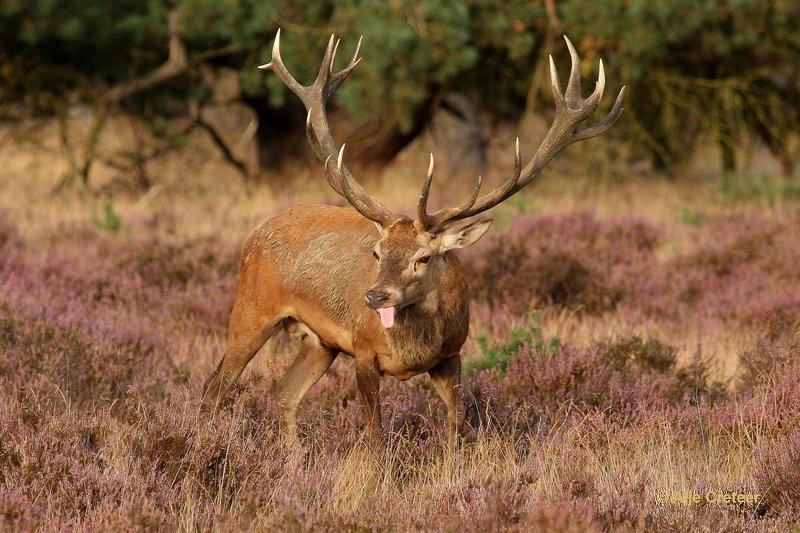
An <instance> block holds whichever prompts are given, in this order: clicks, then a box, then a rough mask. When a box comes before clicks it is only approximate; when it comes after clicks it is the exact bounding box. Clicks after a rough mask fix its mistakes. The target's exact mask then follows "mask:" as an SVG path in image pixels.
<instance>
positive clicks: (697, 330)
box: [0, 203, 800, 531]
mask: <svg viewBox="0 0 800 533" xmlns="http://www.w3.org/2000/svg"><path fill="white" fill-rule="evenodd" d="M87 208H89V211H92V212H93V213H100V214H101V215H102V213H103V211H102V209H103V208H102V206H101V205H98V206H97V207H96V208H91V207H89V205H87ZM182 209H189V208H186V207H183V206H180V204H176V206H175V208H174V210H171V209H170V207H169V205H168V204H163V203H162V204H160V207H159V209H152V210H144V211H141V210H139V211H135V210H129V211H125V210H122V211H121V213H120V214H119V215H118V216H119V227H109V226H108V225H107V224H103V223H102V219H100V221H98V215H95V214H91V215H88V216H86V217H84V218H82V219H81V218H78V219H69V220H66V219H65V220H59V218H58V217H55V219H56V220H57V221H58V222H57V223H53V224H51V223H48V222H42V221H38V222H37V221H34V222H31V220H30V218H27V219H26V218H25V217H27V216H28V215H26V214H25V213H24V212H21V211H15V210H14V209H13V208H9V209H8V210H7V211H6V212H5V213H4V214H3V216H2V218H0V274H2V275H0V280H2V281H0V390H2V395H0V402H2V405H0V425H2V434H3V439H2V440H1V441H0V520H2V522H3V527H4V528H6V529H14V530H31V529H38V528H47V529H49V528H53V529H81V530H107V529H126V530H152V529H186V530H189V529H208V528H224V529H231V530H245V529H254V528H255V529H272V528H282V529H309V528H310V529H326V530H327V529H337V530H338V529H371V530H372V529H374V530H398V529H409V528H411V529H418V530H440V529H445V530H471V531H477V530H486V529H493V528H503V529H517V530H521V529H524V530H558V531H561V530H574V531H585V530H597V531H601V530H608V529H617V528H622V529H634V530H639V529H679V530H688V529H698V528H699V529H707V530H712V529H713V530H717V529H720V528H721V529H725V530H732V531H738V530H752V529H767V530H769V529H772V530H785V529H787V528H789V527H790V526H791V525H792V524H795V523H796V521H797V520H798V519H800V515H798V506H797V502H798V494H797V485H798V480H797V479H796V477H797V476H796V472H797V470H798V465H800V455H798V453H800V451H799V450H800V448H798V442H800V441H798V434H799V433H798V432H800V409H799V408H798V406H799V405H800V385H799V384H800V363H798V361H800V357H799V356H800V345H798V343H797V336H796V333H797V327H798V321H799V320H800V305H798V304H799V303H800V302H799V301H798V297H799V296H800V295H798V293H797V289H796V287H798V286H800V284H799V283H798V282H800V279H799V278H800V273H798V271H797V269H796V265H797V264H798V261H797V259H798V256H800V248H798V244H797V243H798V242H800V239H798V237H800V235H798V232H799V230H798V229H797V228H798V227H800V226H798V219H797V214H796V213H795V212H794V211H792V210H785V211H778V210H772V209H765V208H761V207H758V206H753V205H750V204H736V205H735V206H734V207H727V208H725V209H720V210H719V212H714V213H708V214H707V215H706V216H705V217H704V218H703V220H702V222H701V223H699V224H689V223H677V224H666V223H665V222H664V221H663V220H658V219H654V218H650V217H648V216H646V215H643V214H636V213H628V214H624V215H617V214H613V213H611V214H609V213H608V212H603V211H602V210H600V209H598V208H597V207H595V206H592V205H590V204H588V203H587V204H585V205H583V206H580V207H579V208H577V209H573V210H560V211H554V210H551V211H547V210H543V211H542V212H539V213H533V214H518V215H517V216H515V220H514V221H513V222H512V223H511V224H509V225H507V226H506V227H501V228H496V229H495V230H494V231H493V233H491V234H490V235H489V236H487V237H486V238H485V241H482V242H481V243H479V244H478V245H476V247H475V248H474V249H472V250H469V251H467V252H466V253H463V254H462V259H463V261H464V263H465V265H466V266H467V268H468V270H469V272H470V275H471V278H472V288H473V291H472V298H473V302H472V315H473V318H472V333H471V337H470V339H469V341H468V343H467V344H466V346H465V350H464V354H463V355H464V359H465V371H464V376H465V377H464V382H463V386H462V388H461V390H460V394H461V397H462V399H463V401H464V402H465V404H466V405H467V423H466V426H465V429H464V436H463V440H462V443H461V447H460V448H459V449H458V450H452V449H449V448H448V447H447V445H446V439H445V434H444V433H445V429H444V424H443V417H444V409H443V407H442V406H441V404H440V401H439V400H438V398H437V396H436V395H435V393H434V392H433V390H432V387H431V386H430V384H429V382H428V381H427V378H425V377H419V378H414V379H412V380H410V381H408V382H403V383H401V382H396V381H394V380H392V379H386V380H385V383H384V385H383V387H382V403H383V408H384V430H385V432H386V443H385V447H384V448H383V449H381V450H370V449H368V448H367V447H366V446H365V445H364V443H363V442H361V439H360V436H359V432H358V428H359V427H360V425H361V424H362V418H361V416H362V415H361V413H360V409H359V405H358V399H357V397H356V393H355V383H354V382H355V376H354V372H353V369H352V365H351V362H350V361H349V360H347V358H346V357H344V356H342V357H340V358H339V359H338V360H337V361H336V363H335V364H334V366H333V368H332V369H331V371H330V372H329V374H328V375H326V376H325V377H324V378H323V379H322V381H320V383H319V384H318V385H317V386H316V387H315V388H314V389H312V391H311V392H310V394H309V397H308V399H307V400H306V401H305V402H304V404H303V406H302V407H301V410H300V431H301V440H302V442H303V444H304V449H303V450H302V451H287V450H286V449H285V448H284V445H283V443H282V442H281V439H280V436H279V432H278V422H277V416H276V413H275V411H274V407H273V405H272V400H271V398H270V394H269V391H270V387H271V384H272V383H273V381H274V380H275V379H276V377H277V376H278V375H280V370H281V368H283V367H285V365H286V364H288V362H289V355H288V354H289V353H290V352H291V351H292V350H293V349H295V348H296V347H297V345H298V343H302V342H304V340H303V339H302V338H299V337H298V338H295V337H292V336H290V335H288V334H281V335H279V336H278V337H276V338H275V339H273V340H271V341H270V342H269V343H268V345H267V346H266V347H265V348H264V349H262V351H261V353H260V354H259V355H258V356H257V357H256V360H255V361H253V363H251V367H250V368H249V369H248V370H247V371H246V373H245V375H244V376H243V377H242V379H241V380H240V382H239V383H238V384H237V385H236V387H235V388H234V391H233V393H232V394H231V395H230V398H229V399H228V400H227V402H226V404H225V405H224V407H223V409H222V412H221V413H220V414H219V415H218V416H217V417H215V418H214V419H213V420H212V421H208V420H207V419H204V418H201V417H200V416H199V415H198V412H197V403H198V399H199V392H200V386H201V383H202V381H203V380H204V379H205V377H206V376H207V374H208V372H210V370H211V368H212V365H213V364H214V362H215V361H216V360H217V358H218V357H219V355H220V352H221V350H222V349H223V346H224V332H225V325H226V320H227V313H228V312H229V310H230V307H231V304H232V298H233V293H234V288H235V284H236V267H237V262H238V246H239V242H237V239H236V238H234V236H230V235H228V234H226V233H224V232H219V231H217V230H216V229H215V228H216V227H217V224H219V223H221V221H223V220H230V218H226V217H230V210H228V209H227V208H224V207H220V208H210V209H207V208H206V207H204V209H206V212H205V215H204V216H207V217H210V218H212V219H213V220H215V221H218V222H215V223H214V224H210V225H208V226H204V227H201V228H197V227H194V226H193V225H192V222H191V221H194V220H197V219H194V218H186V217H185V216H183V215H182V214H181V213H183V211H181V210H182ZM264 214H267V213H264ZM252 218H253V217H252V216H251V215H249V214H247V215H242V216H240V217H239V218H235V219H234V222H233V224H234V226H235V227H237V228H239V227H241V231H242V232H244V231H246V227H247V225H248V224H251V223H252V222H253V221H252V220H251V219H252ZM26 220H27V222H26ZM187 221H188V222H187ZM237 231H239V230H237ZM734 334H735V335H734ZM693 491H695V492H698V493H700V494H702V495H704V494H706V493H707V492H708V491H717V492H736V491H738V492H742V493H759V494H762V495H763V498H761V499H760V500H759V502H758V503H749V504H748V503H736V502H733V503H727V504H717V503H708V502H704V503H701V504H699V505H697V506H687V505H683V504H681V503H675V502H668V501H665V498H664V496H663V495H664V494H669V493H676V492H679V493H687V492H688V493H691V492H693Z"/></svg>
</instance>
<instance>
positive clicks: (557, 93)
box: [550, 54, 565, 109]
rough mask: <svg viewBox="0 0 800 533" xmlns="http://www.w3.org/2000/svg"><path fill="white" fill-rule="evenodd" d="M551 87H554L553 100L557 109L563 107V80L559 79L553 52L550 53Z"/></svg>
mask: <svg viewBox="0 0 800 533" xmlns="http://www.w3.org/2000/svg"><path fill="white" fill-rule="evenodd" d="M550 87H551V88H552V89H553V100H554V101H555V104H556V109H561V108H562V107H564V105H565V104H564V93H562V92H561V82H560V81H559V80H558V71H557V70H556V63H555V61H553V56H552V54H551V55H550Z"/></svg>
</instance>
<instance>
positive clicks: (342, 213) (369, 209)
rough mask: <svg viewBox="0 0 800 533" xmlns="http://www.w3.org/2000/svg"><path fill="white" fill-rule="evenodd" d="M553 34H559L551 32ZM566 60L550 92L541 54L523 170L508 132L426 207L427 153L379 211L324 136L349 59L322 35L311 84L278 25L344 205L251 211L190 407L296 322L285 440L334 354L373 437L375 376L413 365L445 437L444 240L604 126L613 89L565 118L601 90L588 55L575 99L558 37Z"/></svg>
mask: <svg viewBox="0 0 800 533" xmlns="http://www.w3.org/2000/svg"><path fill="white" fill-rule="evenodd" d="M565 39H566V37H565ZM566 41H567V47H568V48H569V53H570V56H571V57H572V68H571V70H570V75H569V81H568V82H567V88H566V91H565V92H563V93H562V91H561V87H560V83H559V81H558V74H557V73H556V69H555V65H554V63H553V59H552V57H551V58H550V75H551V78H552V88H553V95H554V98H555V106H556V113H555V118H554V120H553V123H552V125H551V127H550V130H549V131H548V132H547V134H546V135H545V137H544V140H543V141H542V143H541V145H540V146H539V148H538V149H537V151H536V153H535V154H534V155H533V158H532V159H531V160H530V161H529V162H528V163H527V164H526V165H525V166H524V167H523V166H522V162H521V161H520V155H519V139H517V146H516V155H515V161H514V171H513V172H512V174H511V176H510V177H509V178H508V179H507V180H506V181H505V182H504V183H503V184H502V185H501V186H500V187H499V188H497V189H495V190H493V191H491V192H489V193H488V194H484V195H482V196H479V193H480V188H481V180H480V177H479V178H478V180H477V184H476V186H475V189H474V191H473V192H472V195H471V197H470V198H469V199H468V200H467V201H466V202H464V203H463V204H461V205H459V206H456V207H449V208H445V209H441V210H438V211H436V212H434V213H428V209H427V203H428V193H429V192H430V187H431V180H432V178H433V156H431V160H430V165H429V167H428V173H427V177H426V179H425V182H424V184H423V186H422V194H421V195H420V198H419V204H418V206H417V218H416V219H412V218H409V217H406V216H402V215H394V214H392V213H390V212H389V210H388V209H386V207H384V206H383V204H381V203H380V202H379V201H378V200H377V199H375V198H374V197H372V196H370V195H369V194H368V193H367V192H366V191H365V190H364V189H363V188H362V187H361V185H359V184H358V182H357V181H356V180H355V179H354V178H353V176H352V174H351V173H350V172H349V170H348V169H347V167H346V166H345V165H344V164H343V162H342V158H343V154H344V145H342V146H341V147H338V146H337V144H336V142H335V141H334V140H333V137H332V136H331V132H330V129H329V127H328V120H327V117H326V112H325V104H326V102H327V101H328V99H330V97H331V96H332V95H333V94H334V93H335V92H336V91H337V89H339V87H340V86H341V85H342V83H343V82H344V81H345V80H346V79H347V77H348V76H349V75H350V74H351V73H352V72H353V69H355V67H356V65H358V63H359V61H360V60H361V58H360V57H359V55H358V54H359V48H360V44H361V41H360V40H359V47H357V48H356V51H355V54H354V55H353V58H352V60H351V61H350V63H349V64H348V65H347V66H346V67H345V68H344V69H343V70H340V71H334V69H333V64H334V57H335V55H336V50H337V48H338V46H339V41H338V40H334V36H331V39H330V41H329V42H328V47H327V49H326V51H325V55H324V57H323V59H322V65H321V66H320V68H319V73H318V75H317V78H316V80H315V81H314V83H313V84H311V85H309V86H304V85H301V84H300V83H299V82H298V81H297V80H296V79H294V77H292V75H291V74H290V73H289V71H288V70H287V69H286V66H285V65H284V64H283V61H282V59H281V53H280V30H279V31H278V34H277V35H276V36H275V44H274V46H273V49H272V61H271V62H269V63H267V64H266V65H263V66H261V67H259V68H261V69H267V70H272V71H273V72H274V73H275V74H276V75H277V76H278V77H279V78H280V79H281V81H283V83H285V84H286V86H287V87H288V88H289V89H290V90H291V91H292V92H293V93H295V94H296V95H297V96H298V97H299V98H300V100H302V101H303V104H305V108H306V110H307V111H308V118H307V121H306V130H307V134H308V141H309V142H310V144H311V148H312V149H313V151H314V153H315V154H316V155H317V157H318V158H319V160H320V161H321V162H323V163H324V166H325V176H326V179H327V181H328V183H329V184H330V186H331V187H332V188H333V190H334V191H336V192H337V193H338V194H340V195H341V196H343V197H344V198H345V199H347V201H348V202H349V203H350V205H351V206H352V209H350V208H341V207H330V206H324V205H303V206H295V207H292V208H290V209H288V210H286V211H284V212H283V213H280V214H278V215H275V216H273V217H270V218H267V219H265V220H263V221H262V222H261V223H260V224H258V226H256V228H255V229H254V230H253V232H252V233H251V234H250V236H249V238H248V239H247V241H246V242H245V245H244V248H243V250H242V255H241V264H240V270H239V286H238V290H237V295H236V303H235V305H234V307H233V312H232V313H231V317H230V322H229V326H228V345H227V350H226V351H225V354H224V356H223V357H222V360H221V361H220V363H219V366H218V367H217V369H216V370H215V371H214V372H213V374H212V375H211V377H210V378H209V379H208V381H207V382H206V384H205V387H204V390H203V395H204V397H203V398H204V399H203V408H204V410H206V411H213V410H215V409H216V407H217V405H218V404H219V402H220V401H221V399H222V397H223V396H224V395H225V393H226V392H227V391H228V389H229V388H230V386H231V385H232V384H233V383H234V382H235V381H236V379H237V378H238V377H239V375H240V374H241V373H242V370H243V369H244V367H245V366H246V365H247V363H248V362H249V361H250V359H252V357H253V356H254V355H255V353H256V352H257V351H258V349H259V348H260V347H261V346H262V345H263V344H264V342H265V341H266V340H267V339H268V338H269V337H270V336H271V335H272V334H273V333H275V332H276V331H277V330H278V328H281V327H287V325H288V324H296V323H301V324H304V325H305V326H306V327H307V328H308V329H309V330H310V331H312V332H313V333H314V335H315V336H316V338H315V339H314V337H313V336H312V337H311V338H312V339H314V342H311V343H304V347H303V349H301V350H300V353H298V354H297V356H296V358H295V360H294V362H293V363H292V365H291V366H290V368H289V369H288V371H287V372H286V374H285V375H284V376H283V377H282V378H281V379H280V380H279V382H278V383H277V384H276V389H275V398H276V402H277V404H278V405H279V406H280V408H281V409H282V424H283V427H284V431H285V432H286V434H287V437H289V438H291V439H292V440H295V439H296V422H295V415H296V411H297V406H298V404H299V403H300V401H301V400H302V398H303V396H304V395H305V394H306V392H307V391H308V390H309V389H310V388H311V387H312V386H313V385H314V384H315V383H316V382H317V381H318V380H319V379H320V377H322V375H323V374H324V373H325V372H326V371H327V370H328V368H329V367H330V365H331V363H333V360H334V359H335V358H336V356H337V355H338V354H339V353H340V352H341V353H345V354H348V355H350V356H351V357H353V358H354V359H355V368H356V381H357V385H358V391H359V394H360V397H361V400H362V402H363V408H364V413H365V416H366V419H367V436H368V437H369V438H370V439H371V440H372V441H373V442H374V441H376V440H378V441H379V439H380V428H381V417H380V406H379V404H378V389H379V384H380V378H381V376H382V375H384V374H389V375H390V376H394V377H396V378H399V379H401V380H405V379H408V378H410V377H412V376H416V375H418V374H422V373H424V372H427V373H428V375H429V376H430V378H431V381H432V382H433V385H434V387H435V389H436V392H437V393H438V394H439V396H440V397H441V398H442V400H443V401H444V403H445V404H446V406H447V418H448V424H449V431H450V436H451V438H453V439H454V438H456V437H457V434H458V431H459V428H460V426H461V424H462V423H463V420H464V415H463V407H462V406H461V405H460V402H459V400H458V397H457V393H456V388H457V386H458V385H459V382H460V372H461V360H460V353H459V351H460V349H461V345H462V344H463V343H464V340H465V339H466V338H467V332H468V329H469V298H468V284H467V276H466V274H465V272H464V269H463V267H462V266H461V264H460V262H459V260H458V258H457V257H456V256H455V255H454V254H453V252H452V251H451V250H454V249H456V248H463V247H465V246H469V245H471V244H473V243H475V242H476V241H477V240H478V239H480V238H481V236H483V234H484V233H485V232H486V230H488V229H489V226H491V224H492V220H491V219H489V220H478V221H472V222H468V223H465V224H463V223H462V224H456V222H458V221H461V220H464V219H467V218H470V217H473V216H475V215H478V214H480V213H482V212H484V211H486V210H488V209H491V208H492V207H494V206H496V205H498V204H499V203H501V202H503V201H504V200H506V199H507V198H509V197H510V196H512V195H513V194H516V193H517V192H519V191H520V190H522V189H523V188H524V187H525V186H527V185H528V184H529V183H530V182H531V181H532V180H533V178H534V177H535V176H536V175H538V174H539V172H540V171H541V170H542V169H543V168H544V167H545V165H547V163H548V162H549V161H550V160H551V159H553V157H554V156H555V155H556V154H557V153H558V152H560V151H561V150H562V149H563V148H564V147H565V146H567V145H569V144H572V143H574V142H576V141H581V140H584V139H589V138H590V137H594V136H595V135H599V134H601V133H603V132H604V131H606V130H607V129H608V128H609V127H610V126H611V125H612V124H614V122H616V120H617V119H618V118H619V116H620V114H621V113H622V100H623V97H624V94H625V88H624V87H623V88H622V90H621V91H620V93H619V96H617V100H616V102H615V103H614V106H613V107H612V109H611V111H610V113H609V114H608V115H607V116H606V117H605V118H604V119H603V120H601V121H600V122H598V123H597V124H596V125H594V126H591V127H587V128H585V129H578V125H579V124H580V123H581V122H583V121H584V120H585V119H587V118H588V117H589V116H590V115H591V114H592V113H593V112H594V111H595V110H596V109H597V107H598V104H599V103H600V99H601V98H602V96H603V89H604V88H605V73H604V71H603V63H602V61H601V62H600V67H599V76H598V80H597V83H596V86H595V89H594V92H593V93H592V94H591V95H590V96H589V97H588V98H583V97H582V96H581V81H580V62H579V59H578V54H577V53H576V51H575V48H574V47H573V46H572V43H571V42H570V41H569V39H566Z"/></svg>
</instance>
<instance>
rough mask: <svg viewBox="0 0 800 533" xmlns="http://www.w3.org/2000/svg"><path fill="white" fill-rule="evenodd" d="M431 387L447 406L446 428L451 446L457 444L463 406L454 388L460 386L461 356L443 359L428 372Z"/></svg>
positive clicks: (462, 421) (461, 423) (462, 417)
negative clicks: (431, 383)
mask: <svg viewBox="0 0 800 533" xmlns="http://www.w3.org/2000/svg"><path fill="white" fill-rule="evenodd" d="M428 375H429V376H430V377H431V381H432V382H433V386H434V388H435V389H436V392H437V393H438V394H439V397H440V398H441V399H442V401H443V402H444V404H445V406H447V426H448V433H449V442H450V445H451V446H456V445H457V444H458V432H459V430H460V429H461V426H462V425H463V424H464V406H463V405H461V400H460V399H459V398H458V394H457V393H456V388H457V387H458V386H459V385H460V384H461V356H460V355H459V354H456V355H454V356H453V357H450V358H449V359H445V360H444V361H442V362H441V363H439V364H438V365H436V366H435V367H433V368H432V369H430V370H429V371H428Z"/></svg>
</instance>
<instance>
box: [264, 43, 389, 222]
mask: <svg viewBox="0 0 800 533" xmlns="http://www.w3.org/2000/svg"><path fill="white" fill-rule="evenodd" d="M280 42H281V30H280V29H279V30H278V32H277V34H276V35H275V44H274V45H273V46H272V61H270V62H269V63H267V64H266V65H261V66H260V67H258V68H260V69H261V70H271V71H272V72H274V73H275V74H276V75H277V76H278V78H280V79H281V81H283V83H284V84H285V85H286V86H287V87H288V88H289V90H291V91H292V92H293V93H294V94H296V95H297V96H298V97H299V98H300V100H302V102H303V105H304V106H305V108H306V110H307V111H308V116H307V118H306V135H307V137H308V142H309V143H310V144H311V148H312V150H313V151H314V154H315V155H316V156H317V158H318V159H319V160H320V161H322V162H324V163H325V177H326V179H327V180H328V183H329V184H330V186H331V187H332V188H333V190H335V191H336V192H337V193H338V194H340V195H341V196H343V197H344V198H345V199H347V201H348V202H349V203H350V205H352V206H353V207H354V208H355V209H356V210H358V212H359V213H361V214H362V215H364V216H365V217H367V218H369V219H370V220H374V221H375V222H377V223H379V224H385V223H386V222H388V221H389V220H391V219H392V215H391V213H390V212H389V210H388V209H386V207H384V206H383V204H381V203H380V202H379V201H378V200H376V199H375V198H374V197H372V196H370V195H369V193H367V191H365V190H364V188H363V187H361V185H359V184H358V182H357V181H356V180H355V178H353V175H352V174H351V173H350V171H349V170H347V167H345V166H344V165H343V164H342V158H343V156H344V144H343V145H342V146H341V148H337V147H336V143H335V142H334V140H333V137H332V136H331V132H330V127H329V126H328V117H327V115H326V114H325V104H326V103H327V101H328V99H329V98H330V97H331V96H333V94H334V93H335V92H336V91H337V90H338V89H339V87H341V86H342V84H343V83H344V82H345V80H346V79H347V78H348V76H350V74H351V73H352V72H353V69H355V68H356V65H358V63H359V62H360V61H361V58H360V57H358V52H359V51H360V49H361V39H359V40H358V45H357V46H356V51H355V53H354V54H353V58H352V59H351V60H350V63H348V65H347V66H346V67H345V68H343V69H342V70H340V71H338V72H334V71H333V63H334V59H335V57H336V51H337V50H338V48H339V42H340V41H339V40H338V39H335V36H334V35H331V38H330V40H329V41H328V47H327V48H326V49H325V55H324V56H323V57H322V64H321V65H320V67H319V72H318V74H317V79H316V80H314V83H312V84H311V85H308V86H305V85H302V84H300V82H298V81H297V80H296V79H295V78H294V77H293V76H292V75H291V74H290V73H289V70H288V69H287V68H286V65H284V64H283V59H281V48H280V47H281V45H280ZM334 158H335V160H336V165H335V166H334V165H333V164H332V160H333V159H334Z"/></svg>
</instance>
